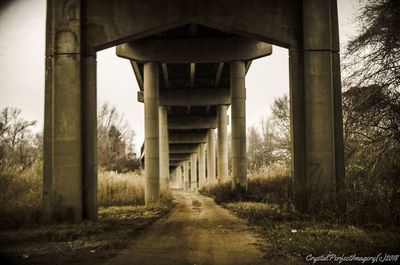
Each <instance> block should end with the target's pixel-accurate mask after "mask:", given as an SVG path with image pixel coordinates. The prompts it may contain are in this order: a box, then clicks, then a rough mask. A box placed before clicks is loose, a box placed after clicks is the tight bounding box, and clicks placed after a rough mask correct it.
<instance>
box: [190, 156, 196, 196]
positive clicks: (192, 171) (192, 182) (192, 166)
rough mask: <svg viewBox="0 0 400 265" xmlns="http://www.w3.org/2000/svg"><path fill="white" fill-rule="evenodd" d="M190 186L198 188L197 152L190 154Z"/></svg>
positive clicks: (193, 188)
mask: <svg viewBox="0 0 400 265" xmlns="http://www.w3.org/2000/svg"><path fill="white" fill-rule="evenodd" d="M190 159H191V161H190V188H191V189H192V190H195V189H196V188H198V182H197V153H193V154H192V155H191V156H190Z"/></svg>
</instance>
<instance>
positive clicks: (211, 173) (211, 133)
mask: <svg viewBox="0 0 400 265" xmlns="http://www.w3.org/2000/svg"><path fill="white" fill-rule="evenodd" d="M214 180H215V130H214V129H209V130H208V133H207V181H208V182H213V181H214Z"/></svg>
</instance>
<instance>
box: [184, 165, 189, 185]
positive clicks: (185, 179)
mask: <svg viewBox="0 0 400 265" xmlns="http://www.w3.org/2000/svg"><path fill="white" fill-rule="evenodd" d="M188 163H189V162H188V161H185V162H183V190H184V191H188V190H189V169H188Z"/></svg>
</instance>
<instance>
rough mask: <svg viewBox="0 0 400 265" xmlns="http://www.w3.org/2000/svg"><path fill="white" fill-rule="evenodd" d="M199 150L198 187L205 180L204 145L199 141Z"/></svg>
mask: <svg viewBox="0 0 400 265" xmlns="http://www.w3.org/2000/svg"><path fill="white" fill-rule="evenodd" d="M198 149H199V151H198V153H199V185H198V186H199V187H202V186H203V185H204V184H205V182H206V145H205V144H203V143H201V144H199V147H198Z"/></svg>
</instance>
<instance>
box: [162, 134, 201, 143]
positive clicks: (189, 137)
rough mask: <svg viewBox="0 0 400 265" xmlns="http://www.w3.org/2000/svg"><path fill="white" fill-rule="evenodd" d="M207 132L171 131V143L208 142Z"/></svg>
mask: <svg viewBox="0 0 400 265" xmlns="http://www.w3.org/2000/svg"><path fill="white" fill-rule="evenodd" d="M206 142H207V132H169V144H190V143H206Z"/></svg>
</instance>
